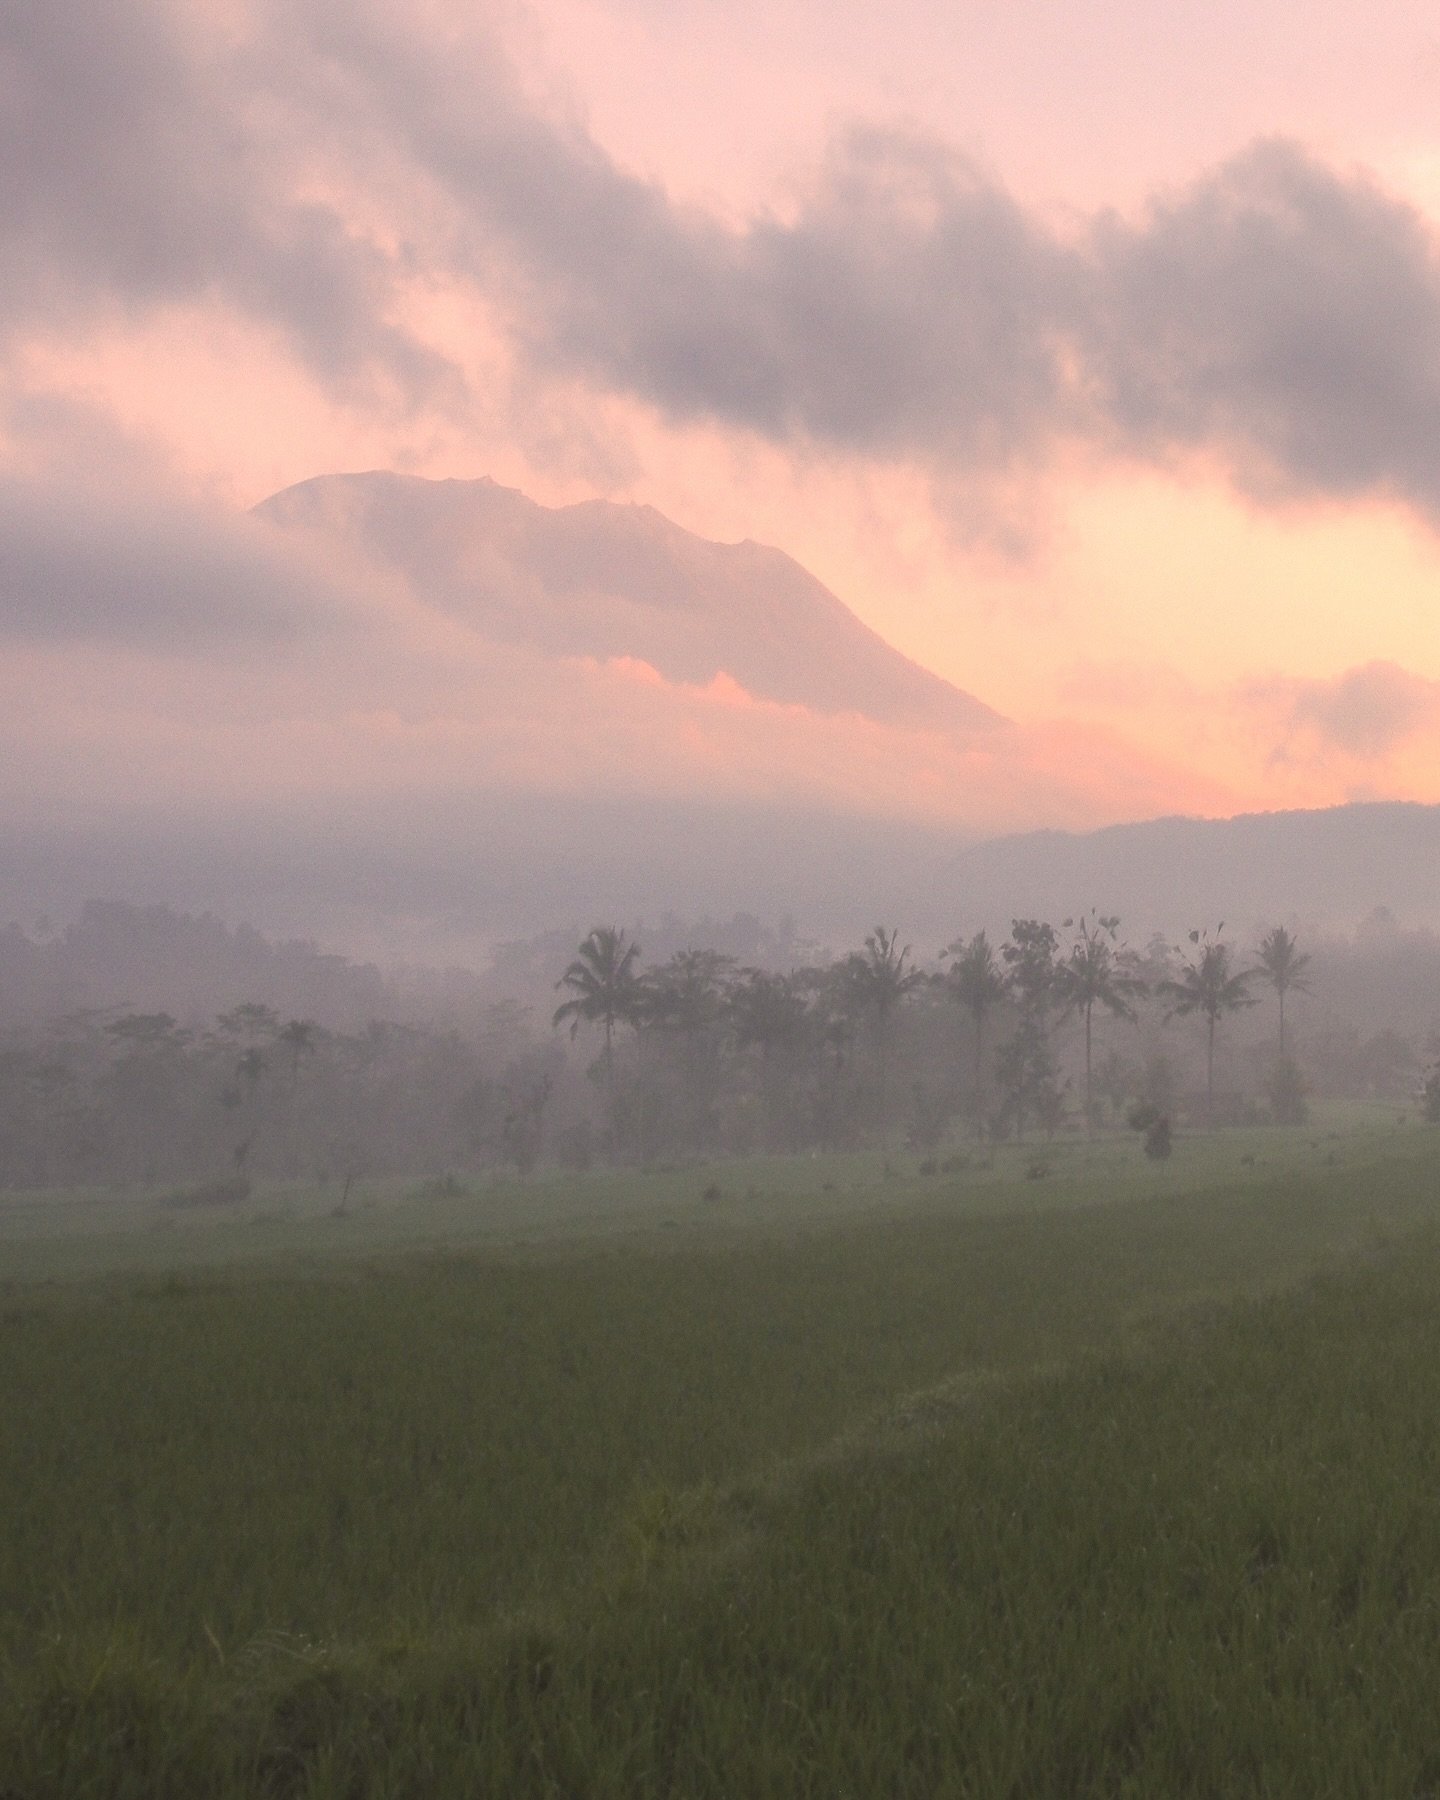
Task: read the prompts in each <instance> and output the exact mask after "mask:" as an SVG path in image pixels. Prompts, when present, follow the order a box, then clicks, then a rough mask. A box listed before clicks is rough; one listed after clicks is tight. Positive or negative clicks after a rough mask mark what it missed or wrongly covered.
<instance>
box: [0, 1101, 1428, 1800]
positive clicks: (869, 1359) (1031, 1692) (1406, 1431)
mask: <svg viewBox="0 0 1440 1800" xmlns="http://www.w3.org/2000/svg"><path fill="white" fill-rule="evenodd" d="M1037 1185H1039V1184H1035V1183H1031V1184H1028V1186H1027V1187H1026V1189H1025V1190H1024V1194H1025V1196H1027V1197H1026V1198H1024V1199H1023V1203H1022V1197H1021V1191H1020V1190H1019V1188H1018V1186H1017V1190H1016V1196H1015V1206H1014V1208H1013V1210H1011V1211H1010V1212H1009V1214H1008V1215H1006V1214H1005V1213H1004V1212H1003V1211H1002V1212H1001V1214H1000V1215H999V1216H989V1217H981V1216H969V1215H965V1214H957V1213H956V1212H955V1211H953V1210H952V1211H946V1210H945V1208H943V1207H936V1206H935V1205H934V1204H933V1203H931V1204H927V1206H924V1207H920V1208H918V1209H915V1210H912V1211H911V1212H909V1213H906V1214H903V1215H902V1216H894V1217H891V1216H871V1217H868V1218H864V1219H858V1220H855V1221H852V1222H850V1223H848V1224H843V1225H837V1224H831V1225H827V1226H824V1227H814V1228H811V1229H809V1230H806V1231H802V1232H791V1233H790V1234H789V1235H788V1236H786V1235H783V1234H782V1235H778V1236H777V1235H776V1234H774V1233H773V1232H772V1233H770V1234H769V1235H767V1236H765V1237H763V1238H760V1239H752V1238H751V1237H749V1236H747V1234H745V1233H743V1232H736V1233H733V1234H731V1235H730V1236H728V1237H724V1238H722V1239H718V1240H713V1241H710V1240H707V1241H704V1242H700V1241H694V1242H692V1241H688V1240H686V1241H681V1242H676V1241H675V1239H674V1237H673V1235H669V1236H667V1235H664V1234H659V1233H657V1234H656V1235H655V1237H654V1239H653V1240H641V1241H638V1242H631V1243H628V1244H626V1245H625V1246H624V1247H623V1248H606V1247H603V1246H602V1247H591V1248H576V1249H573V1250H571V1251H569V1252H565V1253H563V1254H562V1253H559V1252H556V1253H554V1254H550V1255H547V1256H545V1257H543V1258H539V1259H537V1258H535V1257H533V1256H532V1257H529V1258H519V1259H517V1258H515V1257H513V1256H512V1257H509V1258H505V1257H499V1256H497V1255H495V1254H490V1255H487V1256H480V1255H475V1254H470V1255H454V1254H451V1255H447V1256H445V1257H441V1256H438V1255H434V1254H431V1255H427V1256H423V1257H414V1256H411V1257H406V1258H399V1259H390V1260H386V1261H383V1262H376V1263H373V1264H371V1265H368V1266H362V1267H359V1268H356V1267H352V1266H349V1265H346V1264H344V1263H337V1264H336V1265H335V1267H334V1268H333V1269H332V1270H331V1272H330V1273H329V1274H328V1275H327V1276H326V1277H325V1278H324V1279H314V1278H311V1279H305V1280H296V1279H286V1278H283V1277H281V1276H280V1275H278V1274H276V1273H274V1272H271V1273H262V1272H256V1271H244V1270H236V1269H233V1268H232V1269H231V1270H230V1271H228V1272H225V1273H221V1274H218V1275H212V1276H209V1277H206V1278H203V1279H202V1278H199V1277H184V1278H166V1279H162V1280H156V1279H149V1280H145V1281H141V1282H136V1281H134V1280H130V1281H127V1282H121V1283H115V1282H111V1283H109V1284H106V1285H104V1286H102V1287H94V1286H85V1285H84V1284H81V1285H80V1286H78V1287H68V1288H61V1289H51V1288H47V1289H43V1290H34V1289H17V1290H14V1291H13V1292H12V1294H11V1297H10V1299H9V1301H8V1303H7V1304H6V1306H5V1308H4V1310H3V1312H0V1445H3V1447H4V1454H3V1464H0V1517H3V1519H4V1531H3V1533H0V1657H3V1664H0V1668H3V1675H4V1685H3V1692H0V1793H4V1794H6V1795H7V1800H8V1797H9V1796H12V1795H13V1796H23V1797H24V1800H32V1797H34V1800H43V1797H45V1796H49V1795H67V1796H68V1795H77V1794H85V1793H93V1794H97V1795H99V1794H107V1795H108V1794H118V1793H134V1794H137V1795H139V1794H146V1795H157V1796H164V1795H172V1794H173V1795H176V1796H180V1795H186V1796H189V1795H193V1794H197V1793H206V1794H211V1793H213V1794H217V1795H224V1794H237V1795H238V1794H255V1793H268V1794H277V1795H280V1794H284V1795H291V1794H293V1795H315V1796H320V1795H342V1794H343V1795H346V1796H359V1795H368V1794H374V1795H381V1794H386V1795H390V1794H415V1795H422V1794H431V1793H454V1794H476V1793H479V1794H485V1793H496V1794H499V1793H505V1794H529V1793H534V1794H555V1795H566V1796H572V1795H590V1794H593V1795H595V1796H597V1797H598V1796H602V1795H611V1794H613V1795H616V1796H620V1795H638V1794H655V1795H661V1794H665V1795H669V1794H677V1795H678V1794H693V1795H702V1794H703V1795H710V1794H713V1795H717V1796H718V1795H733V1794H737V1793H743V1794H746V1795H750V1794H755V1795H764V1794H775V1795H777V1796H778V1795H791V1794H811V1793H813V1794H816V1795H820V1794H825V1795H827V1796H828V1795H835V1794H840V1793H852V1794H856V1795H860V1794H865V1795H869V1794H875V1795H882V1794H886V1795H888V1794H907V1793H913V1794H917V1795H930V1794H937V1793H956V1794H976V1795H987V1796H988V1795H996V1794H1016V1795H1021V1794H1037V1795H1039V1794H1055V1795H1057V1796H1058V1795H1073V1794H1084V1793H1092V1792H1093V1793H1134V1794H1147V1795H1153V1794H1156V1793H1171V1792H1174V1793H1196V1794H1215V1793H1234V1792H1257V1793H1259V1792H1267V1793H1269V1792H1273V1793H1307V1794H1324V1793H1364V1794H1389V1793H1395V1794H1406V1795H1411V1794H1417V1793H1422V1792H1428V1791H1432V1790H1433V1791H1440V1731H1437V1729H1436V1728H1435V1727H1434V1725H1433V1724H1432V1722H1431V1713H1432V1710H1433V1693H1434V1691H1435V1687H1436V1683H1437V1679H1440V1524H1437V1523H1436V1522H1434V1519H1433V1515H1434V1514H1435V1511H1436V1509H1435V1507H1434V1504H1433V1496H1434V1493H1435V1489H1436V1472H1437V1471H1436V1463H1437V1461H1440V1433H1437V1432H1436V1431H1435V1428H1434V1424H1433V1421H1434V1420H1435V1418H1436V1417H1440V1306H1437V1300H1436V1296H1437V1294H1440V1241H1437V1237H1436V1234H1435V1230H1434V1227H1433V1225H1432V1224H1430V1223H1427V1221H1433V1220H1434V1219H1435V1218H1436V1216H1437V1215H1440V1191H1437V1190H1440V1183H1437V1159H1436V1147H1435V1146H1434V1145H1433V1143H1432V1142H1431V1141H1430V1140H1429V1139H1425V1138H1421V1137H1420V1136H1419V1135H1418V1134H1417V1135H1416V1137H1415V1138H1414V1139H1413V1140H1412V1141H1411V1142H1409V1143H1407V1144H1406V1145H1404V1146H1401V1147H1398V1148H1396V1147H1391V1148H1388V1149H1387V1150H1386V1151H1385V1154H1384V1155H1383V1157H1381V1156H1379V1155H1378V1153H1377V1155H1376V1157H1375V1158H1374V1159H1372V1160H1370V1161H1368V1162H1367V1161H1364V1160H1359V1161H1357V1160H1355V1159H1354V1158H1353V1157H1350V1156H1347V1158H1345V1159H1342V1160H1341V1162H1340V1163H1339V1164H1338V1165H1337V1166H1329V1165H1321V1166H1314V1165H1312V1164H1309V1163H1304V1162H1302V1161H1300V1160H1295V1161H1293V1162H1292V1164H1291V1165H1290V1166H1289V1167H1288V1168H1285V1169H1281V1170H1279V1171H1258V1172H1257V1171H1247V1178H1246V1180H1245V1181H1244V1182H1222V1183H1220V1184H1219V1185H1209V1186H1207V1185H1205V1184H1204V1183H1201V1184H1200V1185H1198V1186H1194V1187H1191V1188H1189V1189H1187V1188H1185V1187H1183V1186H1180V1185H1173V1184H1172V1186H1170V1187H1169V1188H1167V1189H1164V1190H1162V1192H1160V1193H1151V1194H1150V1195H1149V1196H1148V1197H1146V1198H1145V1199H1143V1200H1139V1199H1136V1200H1121V1201H1117V1202H1114V1203H1112V1204H1110V1205H1104V1206H1102V1205H1098V1204H1091V1205H1086V1206H1082V1205H1080V1204H1078V1203H1077V1202H1075V1200H1074V1197H1073V1196H1072V1197H1071V1198H1070V1199H1069V1200H1067V1201H1065V1203H1064V1204H1062V1205H1061V1207H1060V1208H1059V1209H1058V1210H1052V1211H1048V1212H1047V1211H1039V1210H1036V1203H1035V1202H1034V1201H1033V1199H1031V1198H1028V1196H1030V1195H1031V1194H1033V1191H1034V1189H1035V1187H1036V1186H1037ZM1317 1266H1323V1267H1325V1268H1326V1269H1327V1270H1328V1272H1327V1273H1325V1274H1323V1275H1321V1276H1320V1277H1319V1278H1318V1279H1317V1280H1313V1281H1307V1280H1306V1279H1305V1278H1306V1277H1307V1275H1308V1274H1310V1272H1312V1271H1314V1270H1315V1269H1316V1268H1317ZM1297 1282H1302V1283H1303V1285H1302V1286H1300V1287H1299V1288H1298V1289H1297V1287H1296V1283H1297ZM1236 1296H1248V1297H1242V1298H1236ZM1432 1753H1433V1754H1432Z"/></svg>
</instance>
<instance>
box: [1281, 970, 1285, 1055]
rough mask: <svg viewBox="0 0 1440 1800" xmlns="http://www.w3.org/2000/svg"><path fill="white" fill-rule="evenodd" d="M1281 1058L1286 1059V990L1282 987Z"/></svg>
mask: <svg viewBox="0 0 1440 1800" xmlns="http://www.w3.org/2000/svg"><path fill="white" fill-rule="evenodd" d="M1280 1060H1281V1062H1282V1063H1283V1062H1284V1060H1285V990H1284V988H1283V987H1282V988H1281V989H1280Z"/></svg>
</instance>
